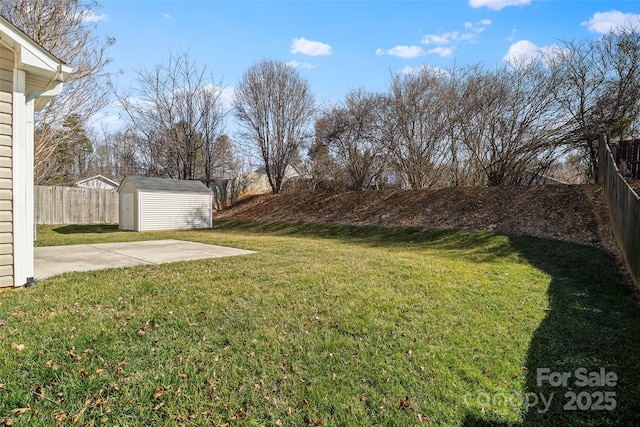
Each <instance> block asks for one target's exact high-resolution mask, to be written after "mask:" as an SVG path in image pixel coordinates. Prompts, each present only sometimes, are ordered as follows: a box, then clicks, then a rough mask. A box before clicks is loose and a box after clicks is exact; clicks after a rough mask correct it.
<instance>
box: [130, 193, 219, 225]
mask: <svg viewBox="0 0 640 427" xmlns="http://www.w3.org/2000/svg"><path fill="white" fill-rule="evenodd" d="M211 197H212V196H211V195H209V194H189V193H165V192H162V193H160V192H159V193H154V192H139V193H138V198H139V210H140V213H139V215H140V229H139V231H149V230H172V229H191V228H211V215H212V198H211Z"/></svg>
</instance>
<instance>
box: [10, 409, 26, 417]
mask: <svg viewBox="0 0 640 427" xmlns="http://www.w3.org/2000/svg"><path fill="white" fill-rule="evenodd" d="M30 410H31V408H16V409H13V410H12V411H11V413H12V414H13V415H17V416H18V417H20V416H22V415H24V414H26V413H27V412H29V411H30Z"/></svg>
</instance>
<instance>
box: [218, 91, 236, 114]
mask: <svg viewBox="0 0 640 427" xmlns="http://www.w3.org/2000/svg"><path fill="white" fill-rule="evenodd" d="M234 93H235V92H234V88H233V87H225V88H223V89H222V93H221V94H220V105H222V109H223V110H224V111H231V108H232V105H233V97H234Z"/></svg>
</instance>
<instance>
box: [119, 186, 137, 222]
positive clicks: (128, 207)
mask: <svg viewBox="0 0 640 427" xmlns="http://www.w3.org/2000/svg"><path fill="white" fill-rule="evenodd" d="M133 218H134V214H133V193H125V194H122V195H121V196H120V227H119V228H120V230H134V229H135V228H134V224H133Z"/></svg>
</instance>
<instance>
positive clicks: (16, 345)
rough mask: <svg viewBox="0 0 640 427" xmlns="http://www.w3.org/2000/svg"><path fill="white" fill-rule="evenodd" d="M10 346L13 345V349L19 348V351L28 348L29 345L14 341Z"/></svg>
mask: <svg viewBox="0 0 640 427" xmlns="http://www.w3.org/2000/svg"><path fill="white" fill-rule="evenodd" d="M10 346H11V348H12V349H14V350H18V351H22V350H24V349H25V348H27V346H25V345H24V344H16V343H14V342H12V343H11V344H10Z"/></svg>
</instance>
